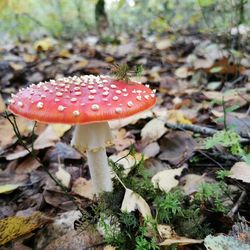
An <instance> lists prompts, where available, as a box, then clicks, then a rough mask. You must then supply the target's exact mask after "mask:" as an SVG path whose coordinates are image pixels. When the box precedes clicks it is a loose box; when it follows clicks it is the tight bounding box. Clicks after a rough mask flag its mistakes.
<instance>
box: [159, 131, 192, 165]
mask: <svg viewBox="0 0 250 250" xmlns="http://www.w3.org/2000/svg"><path fill="white" fill-rule="evenodd" d="M160 147H161V151H162V153H161V154H160V155H159V159H160V160H164V161H168V162H170V163H171V164H173V165H178V164H180V163H181V162H183V161H185V160H186V159H188V158H189V157H191V156H192V154H193V152H194V151H195V149H196V142H195V140H194V139H193V138H192V136H191V134H190V133H188V132H184V131H174V132H170V133H168V134H167V135H165V136H164V137H163V138H162V139H161V140H160Z"/></svg>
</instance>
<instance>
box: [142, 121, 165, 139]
mask: <svg viewBox="0 0 250 250" xmlns="http://www.w3.org/2000/svg"><path fill="white" fill-rule="evenodd" d="M166 131H167V128H166V127H165V123H164V122H163V121H162V120H159V119H157V118H155V119H152V120H150V121H149V122H148V123H147V124H146V125H145V126H144V127H143V128H142V130H141V138H142V141H147V142H148V143H150V142H153V141H157V140H158V139H159V138H160V137H162V136H163V135H164V134H165V133H166Z"/></svg>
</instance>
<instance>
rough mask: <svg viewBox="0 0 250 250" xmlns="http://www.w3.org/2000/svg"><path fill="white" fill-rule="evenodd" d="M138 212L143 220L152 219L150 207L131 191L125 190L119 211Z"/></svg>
mask: <svg viewBox="0 0 250 250" xmlns="http://www.w3.org/2000/svg"><path fill="white" fill-rule="evenodd" d="M135 210H139V212H140V213H141V215H142V216H143V217H144V218H147V217H152V215H151V211H150V207H149V205H148V204H147V202H146V201H145V200H144V199H143V198H142V197H141V196H140V195H139V194H137V193H135V192H134V191H133V190H131V189H128V188H126V191H125V195H124V198H123V201H122V206H121V211H122V212H131V211H135Z"/></svg>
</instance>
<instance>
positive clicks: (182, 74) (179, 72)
mask: <svg viewBox="0 0 250 250" xmlns="http://www.w3.org/2000/svg"><path fill="white" fill-rule="evenodd" d="M174 74H175V76H176V77H178V78H181V79H182V78H187V77H188V76H190V75H192V74H193V73H192V72H190V71H189V70H188V68H187V67H184V66H183V67H181V68H178V69H176V70H175V73H174Z"/></svg>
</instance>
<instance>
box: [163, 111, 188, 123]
mask: <svg viewBox="0 0 250 250" xmlns="http://www.w3.org/2000/svg"><path fill="white" fill-rule="evenodd" d="M167 121H168V122H170V123H177V124H192V122H191V121H190V120H189V119H187V118H186V117H185V115H184V114H183V111H179V110H169V111H168V118H167Z"/></svg>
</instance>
